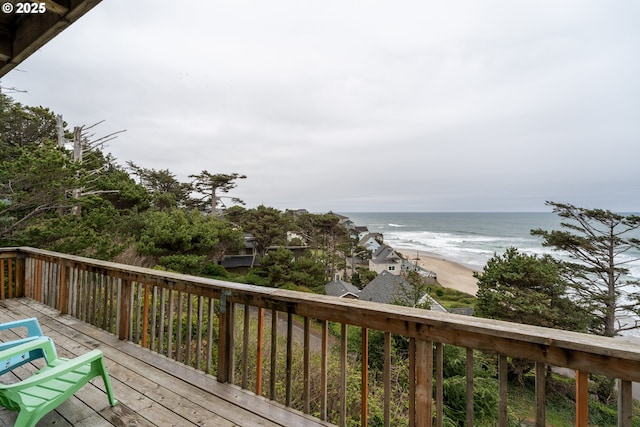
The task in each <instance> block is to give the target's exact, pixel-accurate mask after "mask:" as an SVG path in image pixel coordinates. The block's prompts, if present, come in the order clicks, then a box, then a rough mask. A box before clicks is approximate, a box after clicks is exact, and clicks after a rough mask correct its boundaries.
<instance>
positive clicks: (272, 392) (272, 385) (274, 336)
mask: <svg viewBox="0 0 640 427" xmlns="http://www.w3.org/2000/svg"><path fill="white" fill-rule="evenodd" d="M270 356H271V361H270V362H271V366H270V372H269V399H271V400H276V378H277V376H276V371H277V364H276V363H277V357H278V311H277V310H276V309H275V308H274V309H272V310H271V354H270Z"/></svg>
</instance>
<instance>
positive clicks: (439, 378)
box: [434, 342, 444, 427]
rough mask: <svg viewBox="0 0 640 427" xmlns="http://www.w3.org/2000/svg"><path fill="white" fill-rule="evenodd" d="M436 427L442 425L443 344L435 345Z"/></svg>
mask: <svg viewBox="0 0 640 427" xmlns="http://www.w3.org/2000/svg"><path fill="white" fill-rule="evenodd" d="M434 363H435V364H436V427H442V425H443V423H444V344H442V343H441V342H438V343H436V351H435V362H434Z"/></svg>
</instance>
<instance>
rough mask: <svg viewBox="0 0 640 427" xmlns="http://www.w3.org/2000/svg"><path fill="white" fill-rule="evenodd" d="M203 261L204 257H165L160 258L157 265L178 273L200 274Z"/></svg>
mask: <svg viewBox="0 0 640 427" xmlns="http://www.w3.org/2000/svg"><path fill="white" fill-rule="evenodd" d="M204 259H205V256H204V255H165V256H163V257H160V260H159V261H158V264H160V265H161V266H163V267H165V268H167V269H168V270H172V271H177V272H178V273H184V274H200V273H201V272H202V268H203V267H204Z"/></svg>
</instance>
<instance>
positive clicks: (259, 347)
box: [256, 307, 264, 396]
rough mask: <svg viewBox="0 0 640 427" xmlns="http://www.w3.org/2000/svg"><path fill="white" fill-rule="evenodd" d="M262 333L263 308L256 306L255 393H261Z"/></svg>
mask: <svg viewBox="0 0 640 427" xmlns="http://www.w3.org/2000/svg"><path fill="white" fill-rule="evenodd" d="M263 334H264V308H262V307H260V308H258V331H257V337H256V394H257V395H258V396H261V395H262V357H263V354H262V353H263V351H264V345H263V342H262V340H263V339H264V338H263Z"/></svg>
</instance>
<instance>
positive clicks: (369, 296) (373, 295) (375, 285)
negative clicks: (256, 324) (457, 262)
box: [220, 210, 446, 311]
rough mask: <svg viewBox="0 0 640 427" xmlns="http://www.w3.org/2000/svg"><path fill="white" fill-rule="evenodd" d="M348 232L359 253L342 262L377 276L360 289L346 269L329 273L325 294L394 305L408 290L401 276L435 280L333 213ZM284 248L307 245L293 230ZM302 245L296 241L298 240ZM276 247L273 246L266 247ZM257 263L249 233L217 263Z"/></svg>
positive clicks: (235, 267)
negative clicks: (415, 274)
mask: <svg viewBox="0 0 640 427" xmlns="http://www.w3.org/2000/svg"><path fill="white" fill-rule="evenodd" d="M301 212H302V213H306V211H304V210H302V211H295V212H292V214H294V215H296V214H300V213H301ZM333 214H334V215H336V216H337V217H338V218H339V219H340V221H339V223H340V224H341V225H342V226H344V227H345V228H346V229H347V230H348V231H349V233H350V235H351V237H352V238H353V239H354V240H356V241H357V242H358V243H357V245H356V247H357V248H358V249H360V251H359V252H352V253H349V254H344V256H345V261H346V262H345V265H346V266H347V267H348V268H349V269H350V271H351V275H353V274H354V272H356V271H357V269H358V268H364V269H368V270H370V271H373V272H375V273H376V274H377V275H376V277H375V278H374V279H372V280H371V281H370V282H369V283H367V284H366V285H365V286H364V287H362V288H361V289H360V288H358V287H357V286H355V285H353V284H352V283H350V282H348V281H345V280H344V276H346V269H345V271H344V272H343V274H341V272H339V271H336V272H334V274H333V280H332V281H331V282H329V283H327V284H326V285H325V293H326V294H327V295H330V296H335V297H338V298H351V299H359V300H363V301H373V302H379V303H383V304H395V303H399V302H401V301H400V300H401V295H403V294H407V293H409V292H410V288H411V284H410V283H409V282H408V281H407V280H406V279H405V277H406V275H407V274H408V273H409V272H410V271H416V272H418V273H419V274H420V275H422V276H423V277H425V278H426V280H427V283H429V282H431V283H435V282H436V276H435V274H434V273H433V272H430V271H427V270H424V269H423V268H421V267H420V266H419V265H418V264H417V263H412V262H411V261H409V260H407V259H404V258H403V257H401V256H400V255H399V254H398V253H397V252H396V250H395V249H394V248H393V247H391V246H389V245H388V244H385V243H384V236H383V235H382V234H381V233H375V232H370V231H369V229H368V227H367V226H360V225H356V224H355V223H353V221H351V220H350V219H349V218H348V217H346V216H344V215H339V214H335V213H333ZM287 242H288V244H287V245H286V246H285V248H286V249H289V250H291V251H292V252H294V254H295V255H296V256H299V255H302V254H303V253H304V252H305V251H306V250H307V249H308V247H307V246H306V245H305V244H304V238H303V237H302V236H300V235H297V234H295V233H293V232H288V233H287ZM301 242H302V243H303V244H300V243H301ZM271 249H276V247H274V248H269V250H271ZM259 263H260V260H259V258H258V257H257V254H256V244H255V237H254V236H253V235H252V234H251V233H245V234H244V247H243V248H242V249H241V250H240V251H238V252H237V253H235V254H228V255H226V256H224V258H223V259H222V260H221V262H220V264H221V265H222V266H223V267H224V268H225V269H227V270H230V271H236V272H240V273H243V274H244V273H246V272H247V271H248V270H249V269H251V268H253V267H256V266H258V265H259ZM421 298H422V299H423V300H427V299H428V300H429V301H428V302H429V304H428V305H429V306H430V307H431V308H432V309H435V310H441V311H446V310H445V309H444V308H442V306H440V304H438V303H437V302H436V301H435V300H433V299H432V298H430V297H429V296H428V295H427V294H426V293H424V295H422V297H421Z"/></svg>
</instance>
